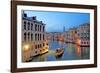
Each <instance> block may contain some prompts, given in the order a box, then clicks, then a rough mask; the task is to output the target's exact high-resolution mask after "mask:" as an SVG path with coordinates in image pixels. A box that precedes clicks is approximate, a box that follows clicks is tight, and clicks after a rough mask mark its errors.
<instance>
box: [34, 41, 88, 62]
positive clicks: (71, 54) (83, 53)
mask: <svg viewBox="0 0 100 73" xmlns="http://www.w3.org/2000/svg"><path fill="white" fill-rule="evenodd" d="M57 48H64V53H63V55H62V56H61V57H59V58H56V57H55V50H56V49H57ZM89 58H90V47H80V46H77V45H76V44H72V43H64V42H60V41H49V51H48V53H45V54H43V55H40V56H36V57H34V58H33V60H32V61H33V62H40V61H60V60H83V59H89Z"/></svg>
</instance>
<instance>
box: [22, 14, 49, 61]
mask: <svg viewBox="0 0 100 73" xmlns="http://www.w3.org/2000/svg"><path fill="white" fill-rule="evenodd" d="M47 43H48V42H46V40H45V24H44V23H43V22H42V21H38V20H37V18H36V16H33V17H28V16H27V14H25V13H23V14H22V61H23V62H25V61H29V60H30V59H31V58H32V57H33V56H37V55H40V54H43V53H46V52H48V44H47Z"/></svg>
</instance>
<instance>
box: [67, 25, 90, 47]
mask: <svg viewBox="0 0 100 73" xmlns="http://www.w3.org/2000/svg"><path fill="white" fill-rule="evenodd" d="M65 35H66V36H65V41H66V42H67V43H77V44H79V45H80V46H89V45H90V24H89V23H85V24H82V25H80V26H78V27H76V28H70V29H69V30H68V31H66V32H65Z"/></svg>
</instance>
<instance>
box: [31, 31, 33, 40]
mask: <svg viewBox="0 0 100 73" xmlns="http://www.w3.org/2000/svg"><path fill="white" fill-rule="evenodd" d="M31 41H33V34H32V33H31Z"/></svg>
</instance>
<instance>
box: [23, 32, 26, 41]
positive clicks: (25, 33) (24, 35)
mask: <svg viewBox="0 0 100 73" xmlns="http://www.w3.org/2000/svg"><path fill="white" fill-rule="evenodd" d="M26 36H27V34H26V32H25V33H24V40H25V41H26Z"/></svg>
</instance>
